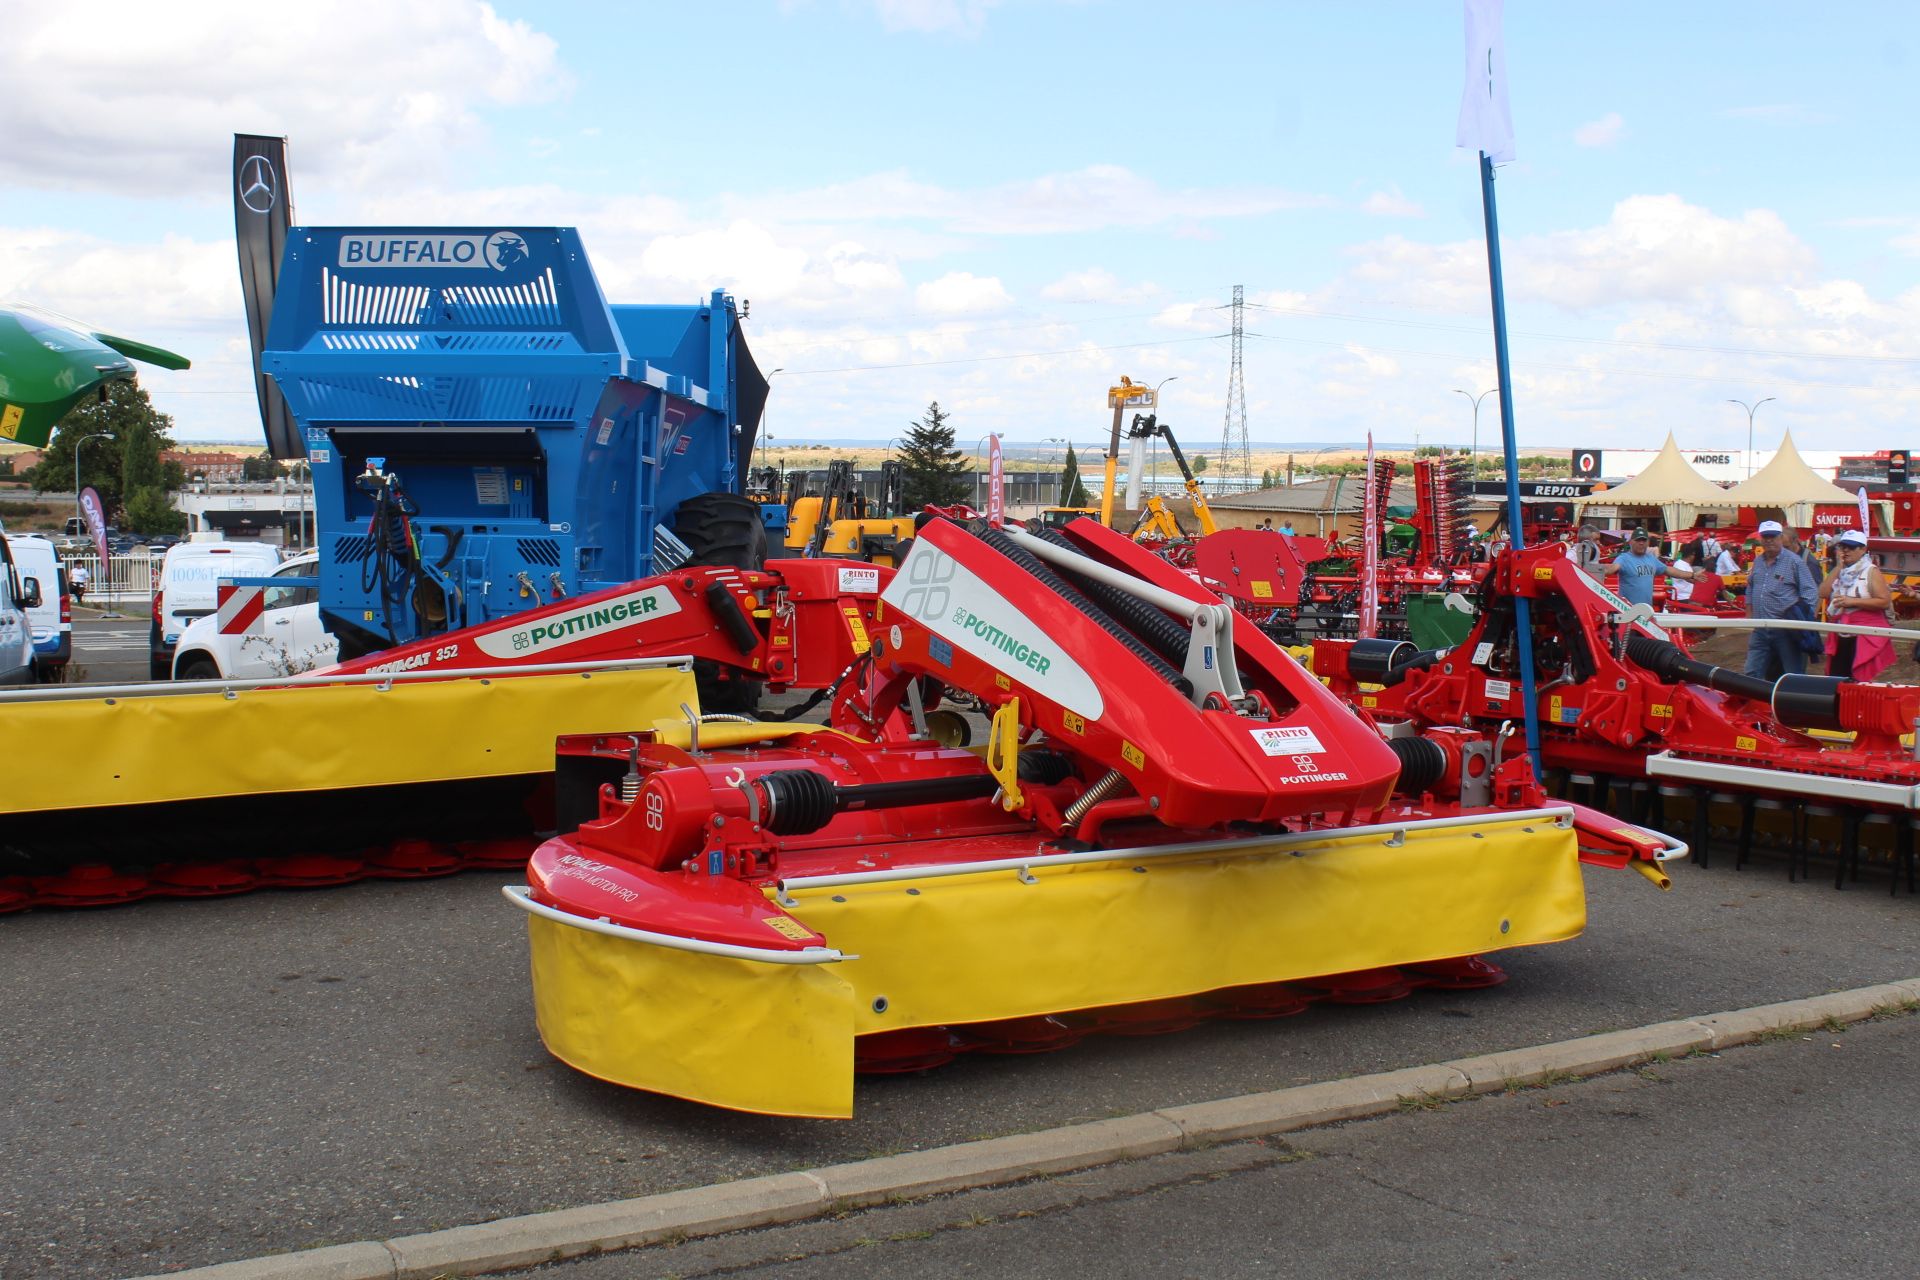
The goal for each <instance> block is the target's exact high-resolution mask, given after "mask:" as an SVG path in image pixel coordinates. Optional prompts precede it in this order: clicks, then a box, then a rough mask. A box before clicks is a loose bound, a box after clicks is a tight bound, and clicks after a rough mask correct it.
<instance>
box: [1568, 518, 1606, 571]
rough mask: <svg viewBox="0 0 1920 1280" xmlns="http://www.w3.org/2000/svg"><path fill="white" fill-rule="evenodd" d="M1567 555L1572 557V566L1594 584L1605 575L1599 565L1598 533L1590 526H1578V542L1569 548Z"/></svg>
mask: <svg viewBox="0 0 1920 1280" xmlns="http://www.w3.org/2000/svg"><path fill="white" fill-rule="evenodd" d="M1569 554H1570V555H1572V556H1573V562H1574V564H1576V565H1578V566H1579V567H1580V572H1582V573H1584V574H1586V575H1587V576H1588V577H1589V578H1592V579H1593V580H1594V581H1595V582H1598V581H1600V579H1601V577H1602V576H1603V575H1604V574H1605V572H1606V571H1605V570H1604V569H1602V568H1601V564H1600V531H1599V530H1598V529H1596V528H1594V527H1593V526H1592V525H1590V524H1583V525H1581V526H1580V541H1578V542H1576V543H1574V544H1573V546H1572V547H1571V548H1569Z"/></svg>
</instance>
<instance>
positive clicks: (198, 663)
mask: <svg viewBox="0 0 1920 1280" xmlns="http://www.w3.org/2000/svg"><path fill="white" fill-rule="evenodd" d="M319 571H320V557H319V556H318V555H317V554H315V553H313V552H308V553H307V554H306V555H303V556H295V557H294V558H293V559H291V560H289V561H287V562H286V563H285V564H283V565H281V566H280V567H279V568H278V569H275V570H274V571H273V573H272V574H270V575H268V576H270V577H274V578H287V579H299V578H313V577H315V576H316V575H317V574H318V573H319ZM233 576H235V577H243V578H244V577H253V576H257V575H253V574H235V575H233ZM339 660H340V641H339V640H338V639H336V638H335V637H334V636H333V635H332V634H331V633H330V632H328V631H327V629H326V628H325V627H323V626H321V625H320V588H319V587H317V586H309V585H305V584H302V583H299V582H293V581H290V582H289V583H288V584H287V585H286V586H270V587H267V588H266V589H265V591H264V592H263V593H262V598H261V610H260V621H259V622H258V623H257V624H255V626H254V627H253V629H252V630H250V631H248V632H246V633H245V634H241V635H221V634H220V616H219V615H218V614H217V613H215V614H208V615H207V616H206V617H204V618H195V619H194V620H193V621H192V622H189V623H188V624H187V629H186V630H185V631H182V632H181V633H180V641H179V643H178V644H177V645H175V646H174V654H173V678H174V679H175V680H267V679H271V678H273V677H274V676H291V675H298V674H300V673H301V672H303V671H312V670H314V669H315V668H317V667H330V666H332V665H333V664H334V663H336V662H338V661H339Z"/></svg>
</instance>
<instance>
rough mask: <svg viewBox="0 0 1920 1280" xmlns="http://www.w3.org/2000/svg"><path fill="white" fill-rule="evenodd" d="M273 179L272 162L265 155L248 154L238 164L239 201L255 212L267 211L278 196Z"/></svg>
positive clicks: (276, 185) (271, 207) (276, 186)
mask: <svg viewBox="0 0 1920 1280" xmlns="http://www.w3.org/2000/svg"><path fill="white" fill-rule="evenodd" d="M279 195H280V192H279V189H278V184H277V183H276V182H275V181H274V175H273V162H272V161H271V160H269V159H267V158H266V157H265V156H248V157H247V158H246V159H245V160H243V161H242V162H241V164H240V203H241V204H243V205H245V206H247V208H249V209H251V210H253V211H254V212H255V213H267V212H270V211H271V210H272V209H273V202H274V201H275V200H276V199H278V198H279Z"/></svg>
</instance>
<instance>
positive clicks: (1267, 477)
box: [1260, 468, 1279, 489]
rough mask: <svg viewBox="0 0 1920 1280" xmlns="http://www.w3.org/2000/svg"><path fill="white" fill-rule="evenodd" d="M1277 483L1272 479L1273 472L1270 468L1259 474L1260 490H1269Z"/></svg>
mask: <svg viewBox="0 0 1920 1280" xmlns="http://www.w3.org/2000/svg"><path fill="white" fill-rule="evenodd" d="M1278 483H1279V481H1277V480H1275V479H1274V478H1273V471H1272V469H1271V468H1269V469H1267V470H1263V471H1262V472H1261V473H1260V487H1261V488H1262V489H1271V488H1273V487H1274V485H1276V484H1278Z"/></svg>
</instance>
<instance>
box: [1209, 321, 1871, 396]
mask: <svg viewBox="0 0 1920 1280" xmlns="http://www.w3.org/2000/svg"><path fill="white" fill-rule="evenodd" d="M1247 336H1248V337H1250V338H1259V339H1261V340H1263V341H1266V342H1290V343H1293V344H1295V345H1297V346H1306V347H1335V348H1338V349H1340V350H1342V351H1354V352H1366V353H1367V354H1370V355H1394V356H1417V357H1422V358H1425V359H1430V360H1470V359H1481V358H1484V357H1474V356H1465V355H1462V354H1461V353H1460V352H1458V351H1416V350H1413V349H1411V348H1407V347H1375V346H1368V345H1366V344H1364V343H1359V342H1341V341H1338V340H1332V339H1325V338H1286V337H1282V336H1280V335H1279V334H1277V333H1257V332H1254V331H1252V330H1248V332H1247ZM1513 367H1514V368H1516V369H1551V370H1553V371H1555V372H1557V373H1584V374H1588V375H1591V376H1595V377H1601V378H1608V377H1623V378H1663V379H1667V380H1669V381H1678V382H1711V383H1715V384H1718V385H1725V384H1726V381H1727V379H1726V375H1724V374H1710V373H1669V372H1666V371H1664V370H1658V369H1618V368H1594V367H1592V366H1589V365H1579V364H1554V363H1551V362H1549V361H1545V360H1515V361H1514V362H1513ZM1768 382H1769V383H1783V384H1785V385H1788V386H1795V387H1828V388H1833V389H1837V390H1841V391H1900V390H1905V389H1907V388H1900V387H1885V386H1875V385H1873V384H1872V383H1866V382H1826V381H1823V380H1821V379H1818V378H1787V377H1781V376H1778V375H1773V374H1769V375H1768Z"/></svg>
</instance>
